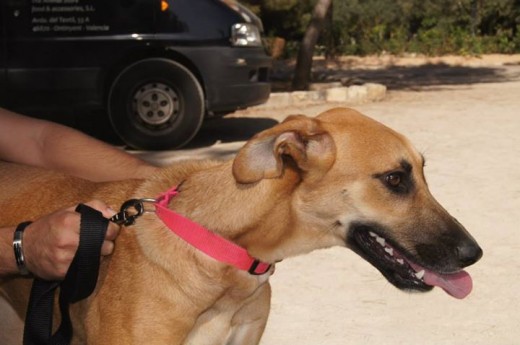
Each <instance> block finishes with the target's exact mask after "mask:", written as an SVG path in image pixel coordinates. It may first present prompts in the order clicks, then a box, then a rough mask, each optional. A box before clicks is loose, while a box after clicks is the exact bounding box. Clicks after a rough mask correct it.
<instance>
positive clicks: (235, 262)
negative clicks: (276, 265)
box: [155, 187, 271, 275]
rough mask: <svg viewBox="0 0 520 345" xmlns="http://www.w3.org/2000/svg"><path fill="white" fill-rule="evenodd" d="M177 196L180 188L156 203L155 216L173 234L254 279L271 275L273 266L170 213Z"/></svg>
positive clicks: (160, 198)
mask: <svg viewBox="0 0 520 345" xmlns="http://www.w3.org/2000/svg"><path fill="white" fill-rule="evenodd" d="M177 194H178V191H177V187H174V188H172V189H170V190H169V191H167V192H165V193H163V194H161V195H160V196H159V197H158V198H157V202H156V203H155V213H156V214H157V216H158V217H159V218H160V219H161V220H162V221H163V223H164V224H165V225H166V226H167V227H168V228H169V229H170V230H171V231H172V232H174V233H175V234H177V236H179V237H180V238H182V239H183V240H184V241H186V242H188V243H189V244H191V245H192V246H194V247H195V248H197V249H199V250H200V251H202V252H203V253H205V254H206V255H209V256H211V257H212V258H214V259H216V260H218V261H221V262H224V263H227V264H229V265H232V266H235V267H236V268H238V269H241V270H243V271H248V272H249V273H251V274H254V275H261V274H264V273H267V271H269V268H270V267H271V265H270V264H268V263H265V262H261V261H259V260H257V259H255V258H253V257H252V256H251V255H249V253H248V252H247V250H245V249H244V248H242V247H240V246H238V245H237V244H235V243H233V242H231V241H229V240H227V239H225V238H223V237H220V236H219V235H217V234H215V233H213V232H211V231H209V230H208V229H206V228H204V227H203V226H201V225H199V224H197V223H195V222H193V221H191V220H189V219H188V218H186V217H184V216H182V215H180V214H178V213H175V212H173V211H172V210H170V209H169V208H168V203H169V202H170V200H171V199H172V198H173V197H174V196H176V195H177Z"/></svg>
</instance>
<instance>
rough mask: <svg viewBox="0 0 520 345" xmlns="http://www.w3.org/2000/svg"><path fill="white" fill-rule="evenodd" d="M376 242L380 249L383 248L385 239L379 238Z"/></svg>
mask: <svg viewBox="0 0 520 345" xmlns="http://www.w3.org/2000/svg"><path fill="white" fill-rule="evenodd" d="M376 242H377V243H379V244H380V245H381V246H382V247H384V246H385V243H386V241H385V239H384V238H382V237H379V236H377V237H376Z"/></svg>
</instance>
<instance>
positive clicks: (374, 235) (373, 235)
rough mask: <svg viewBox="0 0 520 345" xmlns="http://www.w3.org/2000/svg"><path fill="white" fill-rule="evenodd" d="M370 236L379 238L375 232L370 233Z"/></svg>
mask: <svg viewBox="0 0 520 345" xmlns="http://www.w3.org/2000/svg"><path fill="white" fill-rule="evenodd" d="M368 234H369V235H370V237H378V236H377V235H376V234H375V233H374V232H372V231H369V232H368Z"/></svg>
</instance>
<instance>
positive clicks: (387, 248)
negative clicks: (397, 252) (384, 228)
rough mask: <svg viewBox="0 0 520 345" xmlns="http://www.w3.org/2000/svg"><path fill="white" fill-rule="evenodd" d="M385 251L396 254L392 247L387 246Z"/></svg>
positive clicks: (392, 254)
mask: <svg viewBox="0 0 520 345" xmlns="http://www.w3.org/2000/svg"><path fill="white" fill-rule="evenodd" d="M385 252H387V253H388V254H390V255H391V256H394V250H393V249H392V248H390V247H385Z"/></svg>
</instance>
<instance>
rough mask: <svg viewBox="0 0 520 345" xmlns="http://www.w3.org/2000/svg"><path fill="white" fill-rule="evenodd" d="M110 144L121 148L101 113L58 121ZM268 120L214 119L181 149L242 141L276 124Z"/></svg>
mask: <svg viewBox="0 0 520 345" xmlns="http://www.w3.org/2000/svg"><path fill="white" fill-rule="evenodd" d="M60 122H62V123H65V124H67V125H69V126H72V127H75V128H77V129H79V130H81V131H83V132H85V133H87V134H89V135H91V136H94V137H96V138H98V139H101V140H103V141H105V142H108V143H110V144H113V145H118V146H124V143H123V142H122V141H121V140H120V139H119V137H118V136H117V134H116V133H115V132H114V130H113V129H112V126H111V124H110V121H109V120H108V115H106V113H105V112H103V111H102V110H99V111H96V112H94V113H89V114H80V115H78V116H77V117H76V119H75V121H68V123H67V121H60ZM277 123H278V122H277V121H276V120H274V119H269V118H215V119H208V120H206V121H204V123H203V124H202V127H201V129H200V131H199V133H198V134H197V135H196V136H195V138H193V139H192V141H191V142H190V143H188V145H187V146H185V147H183V149H195V148H201V147H207V146H211V145H213V144H216V143H217V142H220V143H229V142H237V141H246V140H248V139H249V138H251V137H252V136H254V135H255V134H256V133H258V132H261V131H263V130H264V129H267V128H270V127H272V126H274V125H276V124H277Z"/></svg>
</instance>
